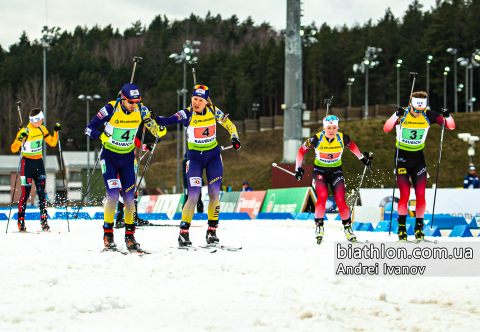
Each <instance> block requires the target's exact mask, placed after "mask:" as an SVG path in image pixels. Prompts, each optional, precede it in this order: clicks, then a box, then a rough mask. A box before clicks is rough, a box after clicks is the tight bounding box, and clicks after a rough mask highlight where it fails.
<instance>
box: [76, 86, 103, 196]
mask: <svg viewBox="0 0 480 332" xmlns="http://www.w3.org/2000/svg"><path fill="white" fill-rule="evenodd" d="M78 99H80V100H86V101H87V126H88V124H89V123H90V102H91V101H92V100H94V99H100V96H99V95H93V97H92V96H85V95H80V96H78ZM86 136H87V183H90V136H88V135H86ZM86 198H87V202H89V201H90V192H89V193H88V194H87V197H86Z"/></svg>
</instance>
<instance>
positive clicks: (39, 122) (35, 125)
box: [30, 119, 43, 128]
mask: <svg viewBox="0 0 480 332" xmlns="http://www.w3.org/2000/svg"><path fill="white" fill-rule="evenodd" d="M30 123H31V124H32V125H33V126H34V127H35V128H38V127H40V125H41V124H42V123H43V119H42V120H40V121H36V122H30Z"/></svg>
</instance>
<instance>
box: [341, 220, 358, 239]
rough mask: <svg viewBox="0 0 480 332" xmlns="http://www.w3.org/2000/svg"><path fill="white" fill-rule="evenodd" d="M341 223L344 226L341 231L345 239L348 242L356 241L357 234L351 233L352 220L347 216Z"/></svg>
mask: <svg viewBox="0 0 480 332" xmlns="http://www.w3.org/2000/svg"><path fill="white" fill-rule="evenodd" d="M342 223H343V228H344V229H343V232H344V233H345V236H346V237H347V240H348V241H350V242H357V236H356V235H355V233H353V229H352V222H351V220H350V218H348V219H347V220H343V221H342Z"/></svg>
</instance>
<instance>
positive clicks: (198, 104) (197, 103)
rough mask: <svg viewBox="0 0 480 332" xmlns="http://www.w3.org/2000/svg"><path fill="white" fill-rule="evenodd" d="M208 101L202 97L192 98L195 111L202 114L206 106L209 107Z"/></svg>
mask: <svg viewBox="0 0 480 332" xmlns="http://www.w3.org/2000/svg"><path fill="white" fill-rule="evenodd" d="M207 103H208V101H206V100H205V99H203V98H201V97H197V96H193V97H192V107H193V110H194V111H195V112H197V113H202V112H203V109H204V108H205V106H207Z"/></svg>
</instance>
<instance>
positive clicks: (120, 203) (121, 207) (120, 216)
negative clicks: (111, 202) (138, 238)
mask: <svg viewBox="0 0 480 332" xmlns="http://www.w3.org/2000/svg"><path fill="white" fill-rule="evenodd" d="M135 147H136V148H138V149H141V150H142V151H143V152H146V151H152V149H153V144H143V145H142V144H141V142H140V140H139V139H138V138H137V137H136V136H135ZM134 151H135V150H134ZM137 168H138V163H137V159H136V158H135V174H137ZM117 178H118V176H117ZM118 186H119V190H120V196H119V197H118V204H117V218H116V221H115V227H114V228H124V227H125V220H124V218H123V215H124V213H123V210H124V208H125V204H123V191H122V182H121V181H120V179H119V180H118ZM134 203H135V212H134V213H133V222H134V223H135V225H136V226H148V225H150V222H149V221H148V220H143V219H142V218H140V217H139V216H138V208H137V206H138V191H135V197H134Z"/></svg>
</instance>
